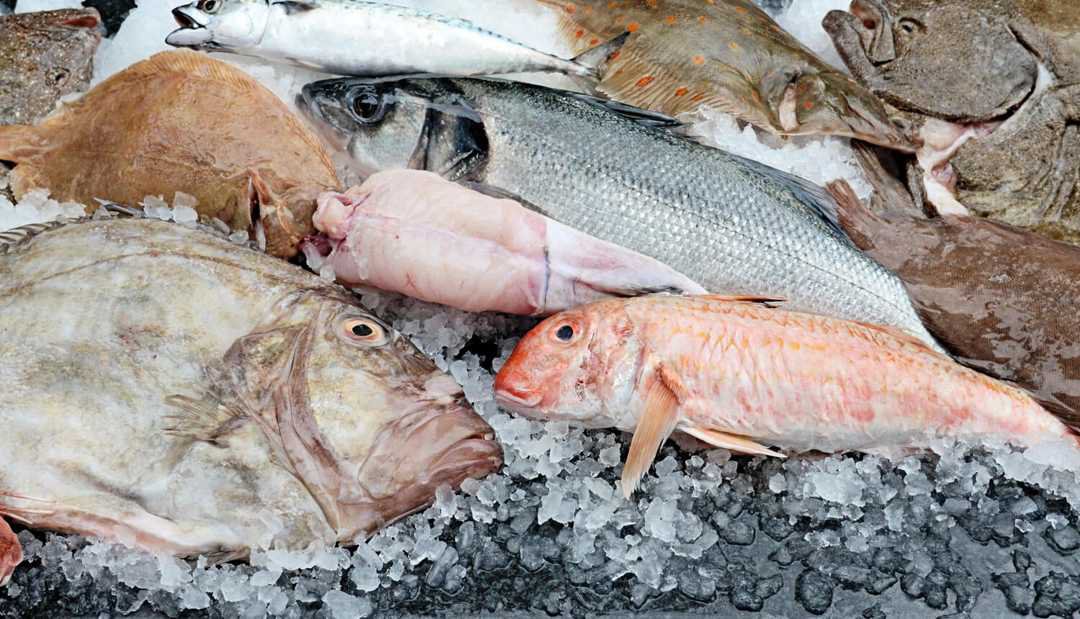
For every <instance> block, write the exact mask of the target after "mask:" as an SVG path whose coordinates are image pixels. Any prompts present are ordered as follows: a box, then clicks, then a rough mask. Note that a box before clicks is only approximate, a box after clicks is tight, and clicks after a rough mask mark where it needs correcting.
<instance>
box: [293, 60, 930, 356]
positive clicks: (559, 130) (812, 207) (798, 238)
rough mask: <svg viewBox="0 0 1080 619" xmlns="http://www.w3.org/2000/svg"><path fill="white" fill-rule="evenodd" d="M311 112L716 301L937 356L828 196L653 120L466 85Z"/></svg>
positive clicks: (348, 90)
mask: <svg viewBox="0 0 1080 619" xmlns="http://www.w3.org/2000/svg"><path fill="white" fill-rule="evenodd" d="M300 103H301V104H302V105H301V107H302V109H303V111H304V112H305V113H306V114H308V115H309V116H310V117H312V118H313V119H314V120H315V121H316V123H317V124H320V125H322V129H323V132H324V133H330V132H336V134H337V140H336V141H337V142H338V144H339V145H340V144H343V143H348V148H349V150H350V153H351V154H352V156H353V158H354V159H356V160H363V161H365V163H367V164H368V165H373V166H375V167H381V168H387V167H399V168H400V167H404V166H406V165H409V166H410V167H419V168H423V169H428V170H431V171H437V172H439V173H442V174H443V175H445V176H447V177H449V178H452V179H454V180H459V181H473V182H476V183H480V184H483V185H487V186H492V187H496V188H499V190H501V191H503V192H505V193H507V194H509V195H513V196H515V197H516V198H518V199H519V200H521V201H522V202H523V203H526V204H531V205H534V206H535V207H536V208H537V209H538V210H540V211H541V212H542V213H544V214H545V215H547V216H549V217H551V218H553V219H555V220H556V221H559V222H561V223H563V224H566V225H569V226H571V227H573V228H576V229H578V230H581V231H582V232H585V233H587V234H591V235H593V236H595V237H598V238H600V239H603V240H606V241H608V242H612V243H616V244H619V245H622V246H624V247H627V248H629V249H632V250H634V251H637V252H639V253H642V254H645V255H647V256H650V257H652V258H655V259H657V260H659V261H661V262H663V263H665V264H667V265H668V266H671V267H672V268H674V269H676V270H677V271H680V272H682V273H683V274H684V275H687V276H688V277H690V278H691V279H694V280H695V281H698V282H700V283H701V284H702V285H703V286H704V287H705V288H706V289H708V290H709V291H711V292H715V293H720V294H750V295H761V296H767V297H770V298H777V299H784V300H786V301H787V303H788V306H789V307H791V308H798V309H801V310H803V311H809V312H814V313H820V314H825V315H831V316H837V317H841V318H847V319H852V320H859V321H864V322H871V323H876V324H886V325H892V326H896V327H900V328H902V329H905V330H907V331H909V332H910V333H913V334H915V335H916V336H917V337H921V338H922V339H924V340H925V341H926V342H928V343H930V344H931V345H934V344H933V338H932V337H931V336H930V335H929V334H928V333H927V332H926V331H925V329H924V328H923V327H922V324H921V323H920V322H919V320H918V318H917V317H916V315H915V311H914V309H913V308H912V307H911V305H910V302H909V301H908V299H907V296H906V294H905V293H904V290H903V286H902V285H901V283H900V281H899V280H898V279H897V278H896V277H895V276H894V275H893V274H891V273H889V272H888V271H886V270H885V269H883V268H882V267H881V266H880V265H878V264H877V263H875V262H874V261H873V260H870V259H869V258H867V257H866V256H865V255H863V254H862V253H861V252H859V251H858V250H857V249H856V248H855V247H854V246H853V245H852V244H851V243H850V241H849V240H848V239H847V238H845V237H844V235H843V233H842V232H840V231H839V229H838V228H836V227H835V224H833V223H830V222H829V218H830V217H831V216H833V215H834V209H835V205H834V204H833V202H832V200H831V198H829V197H828V196H827V195H825V194H824V192H823V190H822V189H821V188H820V187H817V186H816V185H813V184H812V183H809V182H808V181H804V180H802V179H799V178H797V177H794V176H791V175H788V174H785V173H782V172H780V171H778V170H775V169H773V168H769V167H768V166H764V165H762V164H759V163H756V162H753V161H750V160H747V159H743V158H741V157H736V156H734V155H731V154H728V153H725V152H723V151H720V150H717V149H713V148H708V147H706V146H703V145H701V144H697V143H695V142H691V141H689V140H686V139H683V138H681V137H679V136H677V135H675V134H674V133H672V132H670V131H668V130H665V129H662V128H658V127H656V126H653V125H655V124H657V123H658V122H659V121H660V120H661V119H660V118H658V117H657V115H655V114H650V113H648V112H644V111H641V110H636V109H634V108H626V107H625V106H624V107H618V106H612V105H610V104H605V103H600V102H597V101H596V100H594V99H591V98H588V97H581V96H577V95H569V94H567V93H563V92H560V91H554V90H550V89H545V88H540V87H535V86H527V85H521V84H514V83H510V82H500V81H492V80H470V79H455V80H439V79H405V80H397V81H377V82H372V81H369V80H355V79H354V80H349V79H345V80H327V81H324V82H317V83H315V84H309V85H308V86H306V87H305V89H304V94H303V99H302V101H301V102H300ZM407 108H416V109H417V111H415V112H413V111H409V110H408V109H407ZM357 110H359V112H362V113H363V114H360V113H359V112H358V111H357ZM405 116H408V117H409V118H410V119H413V120H410V121H409V122H404V121H401V120H400V119H401V118H402V117H405ZM416 118H423V119H425V120H424V121H423V122H419V121H416V120H415V119H416ZM350 119H351V120H350ZM642 120H645V121H647V122H642ZM383 125H385V127H384V128H382V129H380V127H383ZM421 125H422V126H421ZM402 127H412V128H413V130H414V131H415V133H416V134H418V135H415V137H413V138H412V140H411V141H409V140H407V139H406V138H403V137H402V129H401V128H402ZM350 136H351V137H350ZM403 140H405V141H406V142H407V143H406V144H402V143H401V142H402V141H403ZM388 144H389V145H390V147H388V146H387V145H388ZM409 152H411V153H412V155H411V157H410V156H409V155H408V153H409ZM386 153H393V158H391V157H390V156H387V155H386ZM380 158H381V160H380ZM391 159H393V160H391Z"/></svg>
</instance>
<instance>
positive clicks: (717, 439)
mask: <svg viewBox="0 0 1080 619" xmlns="http://www.w3.org/2000/svg"><path fill="white" fill-rule="evenodd" d="M679 429H680V430H682V431H683V432H685V433H687V434H689V435H690V436H692V437H694V438H696V439H698V440H700V441H704V442H706V443H708V444H710V445H712V446H713V447H720V448H722V449H730V450H731V451H735V452H738V453H743V454H750V455H754V456H772V457H774V458H785V457H787V456H785V455H784V454H782V453H780V452H778V451H773V450H771V449H769V448H768V447H765V446H764V445H760V444H758V443H755V442H754V441H752V440H750V439H748V438H745V437H742V436H739V435H737V434H728V433H727V432H721V431H719V430H712V429H710V428H699V427H697V426H685V427H682V428H679Z"/></svg>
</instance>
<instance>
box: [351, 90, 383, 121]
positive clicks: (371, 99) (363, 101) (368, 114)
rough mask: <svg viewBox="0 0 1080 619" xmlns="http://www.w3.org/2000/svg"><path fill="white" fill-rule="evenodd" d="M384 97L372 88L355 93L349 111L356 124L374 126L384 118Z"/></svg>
mask: <svg viewBox="0 0 1080 619" xmlns="http://www.w3.org/2000/svg"><path fill="white" fill-rule="evenodd" d="M387 107H388V106H387V100H386V97H384V96H382V95H381V94H380V93H378V92H377V91H375V89H374V88H363V89H361V90H359V91H358V92H356V94H355V95H353V98H352V105H350V106H349V110H350V111H351V112H352V115H353V118H355V119H356V121H357V122H359V123H361V124H364V125H374V124H377V123H379V122H380V121H382V119H383V118H385V117H386V109H387Z"/></svg>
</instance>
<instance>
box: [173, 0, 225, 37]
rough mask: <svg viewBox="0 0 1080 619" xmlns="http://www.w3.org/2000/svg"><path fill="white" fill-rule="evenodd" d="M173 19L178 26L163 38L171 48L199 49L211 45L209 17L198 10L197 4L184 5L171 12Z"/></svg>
mask: <svg viewBox="0 0 1080 619" xmlns="http://www.w3.org/2000/svg"><path fill="white" fill-rule="evenodd" d="M172 15H173V19H174V20H176V24H177V25H178V26H180V27H179V28H177V29H176V30H173V31H172V32H170V33H169V35H168V36H167V37H165V42H166V43H167V44H169V45H172V46H173V47H192V48H199V47H202V46H204V45H208V44H210V43H211V39H212V38H213V34H212V33H211V32H210V29H209V27H208V26H209V25H210V16H209V15H208V14H207V13H204V12H203V11H201V10H199V8H198V5H197V3H194V2H193V3H191V4H185V5H182V6H178V7H176V8H174V9H173V10H172Z"/></svg>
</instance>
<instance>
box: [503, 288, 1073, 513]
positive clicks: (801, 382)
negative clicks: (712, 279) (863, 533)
mask: <svg viewBox="0 0 1080 619" xmlns="http://www.w3.org/2000/svg"><path fill="white" fill-rule="evenodd" d="M771 304H772V302H771V301H769V300H754V299H743V298H732V297H718V296H704V297H676V296H669V295H654V296H649V297H642V298H638V299H617V300H606V301H601V302H598V303H594V304H592V305H588V306H585V307H581V308H578V309H574V310H571V311H567V312H563V313H560V314H557V315H555V316H552V317H550V318H548V319H546V320H545V321H544V322H542V323H540V324H539V325H537V326H536V328H534V329H533V330H532V331H530V332H529V333H528V334H527V335H526V336H525V337H524V338H523V339H522V340H521V342H520V343H518V345H517V348H516V349H515V350H514V352H513V354H512V355H511V356H510V359H509V360H508V361H507V362H506V365H504V366H503V367H502V369H501V370H500V371H499V374H498V376H497V377H496V380H495V395H496V399H497V401H498V402H499V403H500V404H501V405H502V406H503V407H504V408H506V409H508V410H510V411H513V412H516V413H519V414H522V415H525V416H528V417H536V418H545V419H563V420H569V421H573V422H577V423H580V424H583V425H586V426H588V427H613V428H617V429H619V430H623V431H632V432H633V433H634V435H633V438H632V440H631V442H630V452H629V455H628V457H627V462H626V465H625V467H624V469H623V473H622V488H623V492H624V494H626V496H627V497H629V496H630V495H631V494H632V493H633V491H634V488H635V487H636V486H637V483H638V481H639V480H640V479H641V477H642V476H643V475H644V474H645V472H646V471H647V470H648V468H649V466H650V465H651V463H652V461H653V459H654V458H655V457H656V453H657V451H658V450H659V448H660V446H661V444H662V443H663V442H664V440H666V439H667V438H668V436H669V435H670V434H671V433H672V432H674V431H676V430H679V431H681V432H685V433H686V434H689V435H691V436H693V437H695V438H697V439H699V440H701V441H704V442H706V443H708V444H711V445H714V446H716V447H723V448H726V449H731V450H733V451H737V452H742V453H749V454H761V455H770V456H780V455H781V454H779V453H778V452H775V451H773V450H771V449H769V448H767V447H765V446H764V445H763V444H771V445H776V446H780V447H785V448H790V449H795V450H810V449H815V450H821V451H843V450H880V449H889V448H898V447H899V448H906V447H923V446H926V445H927V444H928V442H929V441H930V440H931V439H933V438H934V437H937V436H943V435H947V436H956V437H967V438H973V437H978V436H999V437H1005V438H1008V439H1012V440H1016V441H1018V442H1020V443H1024V444H1029V443H1034V442H1037V441H1039V440H1041V439H1045V438H1049V437H1062V436H1069V435H1071V430H1070V429H1069V428H1068V427H1066V426H1065V425H1064V424H1063V423H1062V422H1061V421H1059V420H1058V419H1057V418H1056V417H1054V416H1053V415H1051V414H1050V413H1048V412H1047V411H1045V410H1044V409H1042V408H1041V407H1040V406H1039V405H1038V404H1036V403H1035V401H1034V400H1032V399H1031V397H1030V396H1028V395H1027V394H1026V393H1024V392H1022V391H1020V390H1019V389H1015V388H1013V387H1010V386H1007V385H1005V384H1003V383H1001V382H997V381H995V380H993V379H991V378H989V377H987V376H984V375H982V374H979V373H977V372H975V371H973V370H970V369H968V368H965V367H963V366H961V365H959V364H957V363H955V362H953V361H952V360H950V359H948V358H947V357H945V356H943V355H941V354H939V353H937V352H935V351H933V350H932V349H930V348H928V347H927V346H926V345H925V344H923V343H921V342H920V341H918V340H916V339H914V338H913V337H911V336H909V335H906V334H904V333H902V332H900V331H897V330H893V329H890V328H888V327H881V326H874V325H868V324H862V323H857V322H850V321H845V320H838V319H835V318H828V317H824V316H818V315H813V314H804V313H798V312H790V311H785V310H782V309H777V308H775V307H772V306H771Z"/></svg>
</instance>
